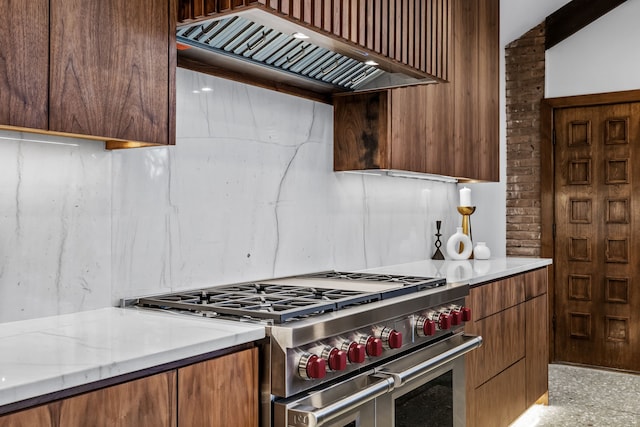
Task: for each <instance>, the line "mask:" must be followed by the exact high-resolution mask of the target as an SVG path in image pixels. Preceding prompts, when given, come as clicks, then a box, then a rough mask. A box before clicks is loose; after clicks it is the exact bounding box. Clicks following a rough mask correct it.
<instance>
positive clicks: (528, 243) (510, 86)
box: [505, 22, 545, 256]
mask: <svg viewBox="0 0 640 427" xmlns="http://www.w3.org/2000/svg"><path fill="white" fill-rule="evenodd" d="M544 41H545V28H544V22H543V23H542V24H540V25H538V26H537V27H535V28H533V29H532V30H531V31H529V32H528V33H526V34H524V35H523V36H522V37H520V38H519V39H517V40H515V41H513V42H512V43H510V44H509V45H507V46H506V47H505V67H506V70H505V71H506V110H507V111H506V114H507V201H506V204H507V212H506V217H507V248H506V249H507V250H506V253H507V256H540V229H541V227H540V223H541V220H540V101H541V100H542V98H543V97H544V73H545V61H544V55H545V48H544Z"/></svg>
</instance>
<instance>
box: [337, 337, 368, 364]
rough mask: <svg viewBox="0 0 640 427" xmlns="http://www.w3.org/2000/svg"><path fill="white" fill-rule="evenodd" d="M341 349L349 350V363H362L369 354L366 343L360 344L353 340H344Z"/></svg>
mask: <svg viewBox="0 0 640 427" xmlns="http://www.w3.org/2000/svg"><path fill="white" fill-rule="evenodd" d="M341 349H342V350H344V351H346V352H347V359H349V363H362V362H364V359H365V357H366V356H367V353H366V351H367V350H366V349H365V346H364V344H358V343H357V342H353V341H344V342H343V343H342V346H341Z"/></svg>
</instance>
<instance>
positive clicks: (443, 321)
mask: <svg viewBox="0 0 640 427" xmlns="http://www.w3.org/2000/svg"><path fill="white" fill-rule="evenodd" d="M438 327H439V328H440V329H442V330H445V329H449V328H450V327H451V316H449V315H448V314H444V313H442V314H440V319H439V321H438Z"/></svg>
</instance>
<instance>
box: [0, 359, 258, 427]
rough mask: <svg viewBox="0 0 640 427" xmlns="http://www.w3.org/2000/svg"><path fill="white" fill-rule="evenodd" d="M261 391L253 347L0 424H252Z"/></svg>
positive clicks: (51, 405) (16, 415) (44, 426)
mask: <svg viewBox="0 0 640 427" xmlns="http://www.w3.org/2000/svg"><path fill="white" fill-rule="evenodd" d="M258 393H259V389H258V350H257V349H256V348H250V349H247V350H242V351H239V352H236V353H232V354H228V355H225V356H221V357H218V358H215V359H211V360H207V361H204V362H200V363H196V364H193V365H189V366H186V367H183V368H179V369H177V370H176V369H173V370H171V371H167V372H162V373H159V374H155V375H151V376H148V377H144V378H140V379H137V380H133V381H128V382H125V383H122V384H118V385H114V386H110V387H105V388H102V389H99V390H95V391H91V392H88V393H84V394H80V395H78V396H73V397H70V398H67V399H62V400H58V401H54V402H51V403H48V404H45V405H41V406H37V407H34V408H29V409H25V410H22V411H19V412H15V413H12V414H9V415H4V416H0V427H33V426H38V427H49V426H51V427H60V426H64V427H86V426H94V427H102V426H104V427H146V426H148V427H176V426H180V427H183V426H225V427H233V426H242V427H251V426H257V425H258Z"/></svg>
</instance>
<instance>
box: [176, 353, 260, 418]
mask: <svg viewBox="0 0 640 427" xmlns="http://www.w3.org/2000/svg"><path fill="white" fill-rule="evenodd" d="M178 390H179V391H180V394H179V398H178V424H179V425H180V427H189V426H194V427H199V426H225V427H251V426H257V425H258V393H259V390H258V350H257V349H256V348H252V349H248V350H243V351H240V352H237V353H233V354H229V355H226V356H222V357H218V358H216V359H212V360H208V361H206V362H201V363H197V364H194V365H191V366H187V367H185V368H181V369H179V370H178ZM203 409H204V410H203Z"/></svg>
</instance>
